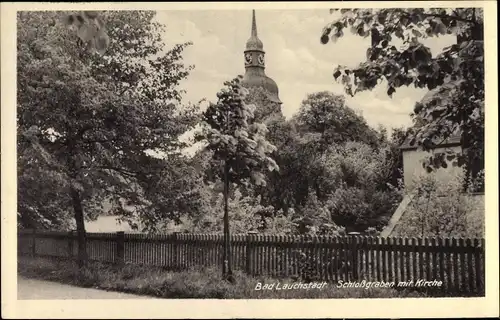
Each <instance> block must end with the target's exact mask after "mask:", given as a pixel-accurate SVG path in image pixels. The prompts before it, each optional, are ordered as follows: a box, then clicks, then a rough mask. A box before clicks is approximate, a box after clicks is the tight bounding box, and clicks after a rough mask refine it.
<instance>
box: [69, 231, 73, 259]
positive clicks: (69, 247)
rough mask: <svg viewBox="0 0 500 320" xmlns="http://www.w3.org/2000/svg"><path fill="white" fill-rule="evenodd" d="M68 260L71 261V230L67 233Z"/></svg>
mask: <svg viewBox="0 0 500 320" xmlns="http://www.w3.org/2000/svg"><path fill="white" fill-rule="evenodd" d="M68 258H69V259H70V260H72V259H73V230H71V231H69V232H68Z"/></svg>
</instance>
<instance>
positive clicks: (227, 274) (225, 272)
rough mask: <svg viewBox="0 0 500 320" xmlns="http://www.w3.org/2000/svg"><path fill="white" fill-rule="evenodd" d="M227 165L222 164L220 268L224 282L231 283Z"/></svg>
mask: <svg viewBox="0 0 500 320" xmlns="http://www.w3.org/2000/svg"><path fill="white" fill-rule="evenodd" d="M228 198H229V164H228V162H227V161H226V163H225V164H224V255H223V266H222V277H223V278H224V279H225V280H228V281H230V282H233V280H234V279H233V272H232V270H231V244H230V233H229V212H228Z"/></svg>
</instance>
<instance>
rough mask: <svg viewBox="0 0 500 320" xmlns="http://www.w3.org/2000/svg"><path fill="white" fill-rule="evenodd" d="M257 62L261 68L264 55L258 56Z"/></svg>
mask: <svg viewBox="0 0 500 320" xmlns="http://www.w3.org/2000/svg"><path fill="white" fill-rule="evenodd" d="M258 60H259V64H260V65H262V66H263V65H264V55H263V54H259V58H258Z"/></svg>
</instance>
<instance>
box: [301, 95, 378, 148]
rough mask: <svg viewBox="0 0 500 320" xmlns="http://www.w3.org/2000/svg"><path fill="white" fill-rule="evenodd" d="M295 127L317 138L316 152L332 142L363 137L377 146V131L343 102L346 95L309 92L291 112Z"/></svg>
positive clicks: (362, 138) (362, 139) (363, 139)
mask: <svg viewBox="0 0 500 320" xmlns="http://www.w3.org/2000/svg"><path fill="white" fill-rule="evenodd" d="M293 121H294V122H295V123H296V126H297V130H298V131H299V132H300V133H304V134H308V135H309V136H310V137H311V138H312V139H313V140H315V141H317V144H318V148H319V150H318V152H321V151H324V150H326V149H327V148H328V147H329V146H330V145H332V144H339V143H342V142H345V141H362V142H365V143H367V144H370V145H373V146H376V144H377V141H378V136H377V132H376V131H375V130H373V129H372V128H370V127H369V126H368V124H367V123H366V121H365V119H364V118H363V117H362V116H360V115H358V114H356V112H355V111H354V110H353V109H351V108H349V107H348V106H347V105H346V101H345V98H344V97H343V96H340V95H335V94H333V93H331V92H328V91H323V92H317V93H313V94H309V95H308V96H307V97H306V99H304V101H302V103H301V106H300V109H299V112H298V113H297V114H296V115H295V116H294V118H293Z"/></svg>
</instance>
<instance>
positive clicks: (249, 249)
mask: <svg viewBox="0 0 500 320" xmlns="http://www.w3.org/2000/svg"><path fill="white" fill-rule="evenodd" d="M254 234H255V232H249V233H248V234H247V236H246V243H245V245H246V249H245V258H246V261H245V271H246V273H247V274H248V275H252V258H253V247H254V237H253V235H254Z"/></svg>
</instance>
